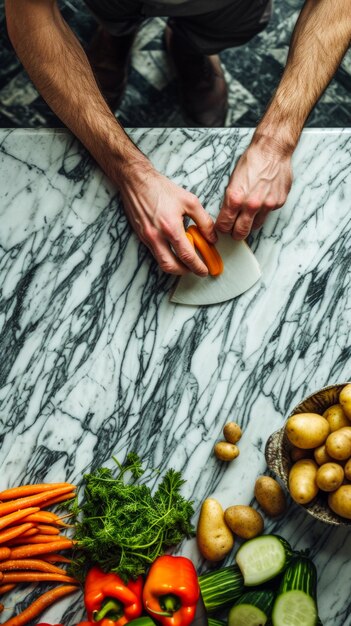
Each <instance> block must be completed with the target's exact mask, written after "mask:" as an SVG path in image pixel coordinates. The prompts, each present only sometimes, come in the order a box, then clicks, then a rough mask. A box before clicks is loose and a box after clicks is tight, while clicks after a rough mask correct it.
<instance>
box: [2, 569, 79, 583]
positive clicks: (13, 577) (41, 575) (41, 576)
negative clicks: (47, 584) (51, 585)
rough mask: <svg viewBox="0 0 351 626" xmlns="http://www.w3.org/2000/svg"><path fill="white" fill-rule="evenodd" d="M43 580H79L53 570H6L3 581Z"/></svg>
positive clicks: (34, 581)
mask: <svg viewBox="0 0 351 626" xmlns="http://www.w3.org/2000/svg"><path fill="white" fill-rule="evenodd" d="M42 581H56V582H61V583H72V584H77V585H78V581H77V580H76V579H75V578H72V577H71V576H67V575H62V574H53V573H52V572H10V573H9V574H8V573H7V572H4V573H3V575H2V579H1V582H2V583H3V584H4V585H6V584H7V583H37V582H42Z"/></svg>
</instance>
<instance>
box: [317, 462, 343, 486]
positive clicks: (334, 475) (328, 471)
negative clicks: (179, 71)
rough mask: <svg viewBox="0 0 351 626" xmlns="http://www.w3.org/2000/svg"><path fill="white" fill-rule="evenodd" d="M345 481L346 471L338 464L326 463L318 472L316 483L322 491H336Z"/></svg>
mask: <svg viewBox="0 0 351 626" xmlns="http://www.w3.org/2000/svg"><path fill="white" fill-rule="evenodd" d="M343 480H344V470H343V468H342V467H341V465H339V464H338V463H324V465H321V467H320V468H319V469H318V470H317V475H316V483H317V485H318V487H319V488H320V489H322V491H335V489H338V487H340V485H341V484H342V481H343Z"/></svg>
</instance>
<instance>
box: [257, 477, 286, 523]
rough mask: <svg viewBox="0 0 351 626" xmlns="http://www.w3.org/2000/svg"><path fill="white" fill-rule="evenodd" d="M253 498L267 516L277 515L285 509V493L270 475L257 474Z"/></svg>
mask: <svg viewBox="0 0 351 626" xmlns="http://www.w3.org/2000/svg"><path fill="white" fill-rule="evenodd" d="M255 498H256V500H257V502H258V504H259V505H260V507H261V508H262V509H263V511H264V512H265V513H266V515H268V516H269V517H278V515H282V514H283V513H284V512H285V510H286V498H285V493H284V491H283V489H282V487H281V486H280V485H279V483H278V482H277V481H276V480H274V478H270V476H259V477H258V478H257V480H256V483H255Z"/></svg>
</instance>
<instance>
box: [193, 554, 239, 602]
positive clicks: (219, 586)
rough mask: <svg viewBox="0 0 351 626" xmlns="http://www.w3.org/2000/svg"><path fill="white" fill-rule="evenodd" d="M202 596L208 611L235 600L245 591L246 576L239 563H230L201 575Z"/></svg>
mask: <svg viewBox="0 0 351 626" xmlns="http://www.w3.org/2000/svg"><path fill="white" fill-rule="evenodd" d="M199 585H200V591H201V597H202V600H203V603H204V605H205V609H206V611H207V612H208V613H213V612H214V611H217V610H218V609H222V608H223V607H226V606H228V605H230V604H232V603H233V602H235V601H236V600H237V599H238V598H240V596H241V595H242V594H243V593H244V590H245V588H244V578H243V575H242V573H241V571H240V568H239V566H238V565H228V566H227V567H222V568H221V569H218V570H213V571H211V572H206V573H205V574H201V576H199Z"/></svg>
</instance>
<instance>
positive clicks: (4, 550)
mask: <svg viewBox="0 0 351 626" xmlns="http://www.w3.org/2000/svg"><path fill="white" fill-rule="evenodd" d="M10 554H11V550H10V548H8V547H7V546H6V547H1V548H0V561H3V560H4V559H8V558H9V557H10Z"/></svg>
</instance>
